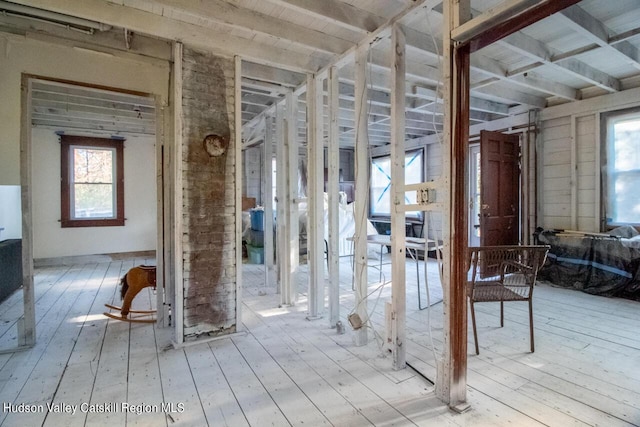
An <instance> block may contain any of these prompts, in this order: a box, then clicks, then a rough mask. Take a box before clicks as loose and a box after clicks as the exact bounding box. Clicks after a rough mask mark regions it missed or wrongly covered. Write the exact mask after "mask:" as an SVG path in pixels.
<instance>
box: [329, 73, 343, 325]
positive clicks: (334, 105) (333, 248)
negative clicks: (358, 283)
mask: <svg viewBox="0 0 640 427" xmlns="http://www.w3.org/2000/svg"><path fill="white" fill-rule="evenodd" d="M327 86H328V90H329V143H328V148H327V155H328V157H329V161H328V163H329V177H328V182H327V192H328V193H329V224H328V227H329V242H328V246H329V253H328V254H327V256H328V259H329V326H330V327H332V328H334V327H335V326H336V324H337V323H338V321H339V320H340V258H339V255H340V251H339V244H340V242H339V230H340V221H339V215H340V214H339V210H338V203H339V200H338V175H339V169H340V163H339V162H340V157H339V155H340V149H339V148H340V135H339V127H338V126H339V124H338V112H339V105H338V102H339V88H340V85H339V82H338V69H337V68H336V67H331V68H330V69H329V79H328V83H327Z"/></svg>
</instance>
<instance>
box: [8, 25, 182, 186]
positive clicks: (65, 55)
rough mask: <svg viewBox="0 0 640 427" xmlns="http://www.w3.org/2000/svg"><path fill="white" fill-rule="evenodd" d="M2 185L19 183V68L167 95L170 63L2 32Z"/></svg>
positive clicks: (68, 78) (25, 70) (80, 80)
mask: <svg viewBox="0 0 640 427" xmlns="http://www.w3.org/2000/svg"><path fill="white" fill-rule="evenodd" d="M0 58H1V59H0V99H1V100H2V102H0V123H2V126H0V185H20V114H21V108H20V84H21V75H22V73H26V74H32V75H38V76H43V77H50V78H57V79H64V80H71V81H77V82H83V83H89V84H95V85H103V86H108V87H114V88H120V89H129V90H135V91H139V92H144V93H149V94H156V95H160V96H161V97H162V99H163V102H166V100H167V99H168V88H169V64H168V63H167V62H166V61H160V60H147V59H143V58H142V57H140V60H138V59H137V58H135V59H134V57H133V55H130V56H129V57H127V58H121V57H118V56H113V57H109V56H105V55H98V54H94V53H90V52H87V51H81V50H78V49H74V48H73V47H70V46H62V45H57V44H52V43H46V42H42V41H37V40H32V39H29V38H28V37H25V36H19V35H13V34H8V33H2V32H0Z"/></svg>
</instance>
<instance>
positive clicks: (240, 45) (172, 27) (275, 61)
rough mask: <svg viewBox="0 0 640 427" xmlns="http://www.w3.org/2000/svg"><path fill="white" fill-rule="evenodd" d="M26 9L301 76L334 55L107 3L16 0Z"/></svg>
mask: <svg viewBox="0 0 640 427" xmlns="http://www.w3.org/2000/svg"><path fill="white" fill-rule="evenodd" d="M14 2H15V3H19V4H22V5H25V6H32V7H36V8H40V9H45V10H50V11H54V12H58V13H63V14H66V15H70V16H75V17H79V18H84V19H89V20H93V21H97V22H102V23H105V24H108V25H112V26H115V27H121V28H126V29H128V30H130V31H134V32H139V33H143V34H148V35H152V36H156V37H160V38H164V39H168V40H180V41H182V42H183V43H185V44H189V45H191V46H193V47H195V48H198V49H202V50H205V51H209V52H213V53H217V54H220V55H226V56H233V55H240V56H242V57H243V58H245V59H251V60H253V61H254V62H258V63H261V64H266V65H274V66H277V67H279V68H282V69H287V70H292V71H298V72H304V73H306V72H315V71H317V70H319V69H320V68H322V67H323V66H324V65H325V64H326V63H327V61H330V60H331V57H332V55H326V54H323V53H322V52H318V53H315V54H313V55H300V54H298V53H297V52H294V51H291V50H288V49H283V48H278V47H275V46H270V45H267V44H264V43H260V42H257V41H256V40H249V39H246V38H243V37H238V36H234V35H232V34H231V33H230V32H229V31H218V30H214V29H212V28H207V27H204V26H199V25H195V24H190V23H186V22H180V21H176V20H175V19H170V18H167V17H165V16H160V15H157V14H155V13H153V12H148V11H145V10H140V9H135V8H133V7H129V6H124V5H122V4H116V3H113V2H111V1H107V0H82V1H77V2H75V1H74V2H70V1H67V0H15V1H14Z"/></svg>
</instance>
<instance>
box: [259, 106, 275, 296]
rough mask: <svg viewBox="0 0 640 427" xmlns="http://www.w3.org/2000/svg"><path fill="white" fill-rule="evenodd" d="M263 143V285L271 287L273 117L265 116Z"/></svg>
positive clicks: (272, 267) (272, 270) (272, 266)
mask: <svg viewBox="0 0 640 427" xmlns="http://www.w3.org/2000/svg"><path fill="white" fill-rule="evenodd" d="M264 129H265V130H264V144H263V149H264V150H263V156H262V157H263V163H264V165H263V167H262V171H263V176H262V182H264V200H263V203H262V204H263V205H264V287H265V288H266V289H269V288H271V285H272V284H273V278H274V270H275V268H274V264H273V118H272V117H270V116H267V117H265V120H264Z"/></svg>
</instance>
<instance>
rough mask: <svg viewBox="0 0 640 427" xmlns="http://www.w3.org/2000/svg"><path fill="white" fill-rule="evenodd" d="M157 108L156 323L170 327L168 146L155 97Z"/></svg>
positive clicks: (161, 113)
mask: <svg viewBox="0 0 640 427" xmlns="http://www.w3.org/2000/svg"><path fill="white" fill-rule="evenodd" d="M155 106H156V247H157V249H156V269H157V274H156V289H157V292H156V307H157V314H156V321H157V324H158V326H164V327H166V326H169V306H168V305H167V303H166V298H167V293H166V292H167V291H166V284H167V278H166V276H165V268H164V259H165V258H164V246H165V240H164V215H165V212H164V180H163V173H162V170H163V167H164V162H163V151H164V147H165V145H166V142H165V133H164V106H163V105H162V97H161V96H159V95H156V96H155Z"/></svg>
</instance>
